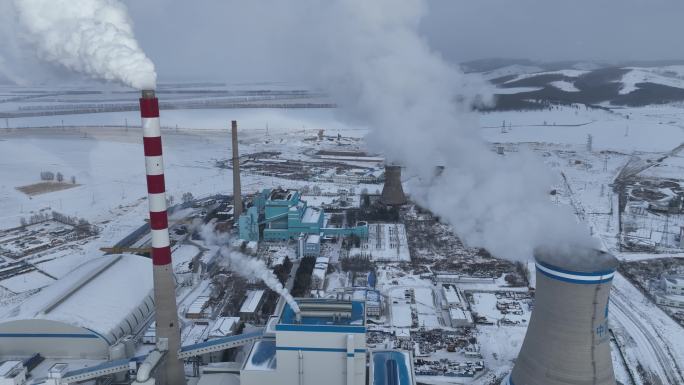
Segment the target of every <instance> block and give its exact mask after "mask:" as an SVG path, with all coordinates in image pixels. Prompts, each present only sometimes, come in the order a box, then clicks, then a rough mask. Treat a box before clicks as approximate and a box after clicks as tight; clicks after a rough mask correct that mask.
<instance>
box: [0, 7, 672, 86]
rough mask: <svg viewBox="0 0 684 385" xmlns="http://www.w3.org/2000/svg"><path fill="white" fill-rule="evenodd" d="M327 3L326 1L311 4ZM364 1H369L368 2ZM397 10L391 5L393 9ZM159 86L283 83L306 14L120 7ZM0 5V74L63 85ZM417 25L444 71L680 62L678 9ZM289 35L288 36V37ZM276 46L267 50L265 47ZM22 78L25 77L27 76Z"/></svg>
mask: <svg viewBox="0 0 684 385" xmlns="http://www.w3.org/2000/svg"><path fill="white" fill-rule="evenodd" d="M321 1H333V0H321ZM369 1H372V0H369ZM397 1H401V0H397ZM124 2H125V3H126V4H127V5H128V7H129V9H130V15H131V17H132V19H133V21H134V24H135V30H136V35H137V37H138V39H139V41H140V43H141V45H142V46H143V48H144V49H145V51H146V52H147V54H148V55H149V56H150V57H151V58H152V60H153V61H154V62H155V63H156V65H157V71H158V73H159V75H160V79H161V80H167V81H168V80H175V79H179V80H190V79H193V80H208V79H216V80H229V81H240V80H244V81H256V80H290V79H289V78H290V77H291V75H292V72H293V68H292V66H291V65H288V64H292V63H297V60H293V58H292V57H293V56H297V57H302V56H306V45H307V41H306V40H307V37H306V36H307V33H308V34H321V33H326V32H325V31H314V30H307V25H306V20H307V18H308V17H311V16H312V15H307V14H306V12H307V10H306V7H305V6H302V5H301V3H302V2H299V1H297V0H290V1H285V0H282V1H277V2H274V1H266V3H268V4H269V5H268V6H264V5H263V4H264V1H262V0H250V1H245V0H196V1H187V0H124ZM8 3H9V2H8V1H7V0H2V1H1V2H0V24H1V26H0V41H2V45H1V46H0V74H2V73H4V74H5V76H8V74H9V76H17V77H23V78H25V79H26V78H29V79H41V78H43V77H54V76H55V74H57V75H58V76H60V77H63V76H64V71H62V70H59V69H55V68H53V67H54V66H52V65H44V64H39V63H37V62H38V60H37V59H36V57H35V54H34V51H33V49H32V48H31V47H26V46H25V44H23V43H22V40H21V37H20V34H17V32H16V29H17V26H16V25H15V24H14V16H13V15H12V12H11V10H8V8H11V7H10V6H8ZM427 4H428V7H427V9H426V10H425V15H424V17H423V19H422V23H421V25H420V31H421V32H422V33H423V34H424V37H425V39H427V41H428V43H429V45H430V46H431V47H432V48H433V49H434V50H436V51H438V52H439V53H440V54H441V55H443V57H445V58H446V59H447V60H448V61H450V62H454V63H456V62H461V61H467V60H473V59H481V58H491V57H505V58H524V59H533V60H542V61H558V60H610V61H621V60H660V59H682V58H684V52H682V51H683V50H684V44H682V38H683V37H684V23H682V17H684V1H681V0H572V1H558V0H427ZM293 29H296V31H293ZM274 42H276V44H274ZM29 69H30V70H29Z"/></svg>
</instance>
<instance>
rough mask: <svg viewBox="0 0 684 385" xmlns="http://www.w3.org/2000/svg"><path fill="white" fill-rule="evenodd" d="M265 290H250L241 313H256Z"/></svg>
mask: <svg viewBox="0 0 684 385" xmlns="http://www.w3.org/2000/svg"><path fill="white" fill-rule="evenodd" d="M264 292H265V291H264V290H249V291H248V292H247V298H246V299H245V302H243V303H242V307H241V308H240V313H254V312H255V311H256V310H257V307H259V303H260V302H261V298H262V297H263V296H264Z"/></svg>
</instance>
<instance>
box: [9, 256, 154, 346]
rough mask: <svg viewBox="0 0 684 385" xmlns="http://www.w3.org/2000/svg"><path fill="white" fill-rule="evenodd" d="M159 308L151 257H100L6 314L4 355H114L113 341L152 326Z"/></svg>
mask: <svg viewBox="0 0 684 385" xmlns="http://www.w3.org/2000/svg"><path fill="white" fill-rule="evenodd" d="M153 312H154V301H153V298H152V261H151V260H150V259H148V258H145V257H141V256H137V255H108V256H103V257H99V258H94V259H92V260H90V261H88V262H87V263H85V264H83V265H81V266H79V267H78V268H77V269H75V270H74V271H73V272H71V273H70V274H68V275H67V276H66V277H64V278H62V279H60V280H58V281H56V282H55V283H53V284H52V285H50V286H48V287H46V288H44V289H42V290H41V291H40V292H39V293H37V294H35V295H34V296H32V297H31V298H29V299H28V300H27V301H25V302H23V303H20V304H18V305H17V306H16V307H14V308H12V309H11V310H10V311H9V312H8V313H6V314H4V317H3V320H2V321H1V322H0V358H4V359H9V358H25V357H30V356H32V355H34V354H35V353H40V354H41V355H42V356H43V357H47V358H86V359H108V358H109V347H110V345H113V344H114V343H115V342H117V340H119V339H120V338H121V337H124V336H126V335H130V334H135V333H138V332H139V331H140V330H141V329H143V328H145V327H147V324H148V323H149V321H150V318H151V316H152V314H153Z"/></svg>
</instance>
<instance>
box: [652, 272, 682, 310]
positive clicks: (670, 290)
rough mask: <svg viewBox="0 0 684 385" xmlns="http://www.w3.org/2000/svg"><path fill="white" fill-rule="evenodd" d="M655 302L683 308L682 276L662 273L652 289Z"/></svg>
mask: <svg viewBox="0 0 684 385" xmlns="http://www.w3.org/2000/svg"><path fill="white" fill-rule="evenodd" d="M653 296H654V297H655V299H656V303H657V304H659V305H663V306H671V307H680V308H684V276H677V275H664V276H662V277H661V278H660V281H658V283H657V285H655V288H654V290H653Z"/></svg>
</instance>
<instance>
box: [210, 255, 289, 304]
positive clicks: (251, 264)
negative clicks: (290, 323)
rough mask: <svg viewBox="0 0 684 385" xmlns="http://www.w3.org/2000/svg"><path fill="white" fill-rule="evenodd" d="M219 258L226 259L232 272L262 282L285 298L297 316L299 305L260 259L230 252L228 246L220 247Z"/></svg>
mask: <svg viewBox="0 0 684 385" xmlns="http://www.w3.org/2000/svg"><path fill="white" fill-rule="evenodd" d="M220 252H221V256H223V257H225V258H227V259H228V262H229V264H228V267H229V268H230V269H231V270H233V271H234V272H236V273H238V274H240V275H242V276H243V277H245V278H256V279H259V280H261V281H263V282H264V283H265V284H266V286H268V287H269V288H270V289H271V290H273V291H275V292H276V293H278V294H279V295H280V296H281V297H283V298H285V301H287V303H288V305H290V308H292V311H294V312H295V314H299V312H300V311H299V305H297V302H296V301H295V300H294V298H292V295H290V292H289V291H288V290H287V289H286V288H285V287H283V285H282V284H281V283H280V281H279V280H278V278H277V277H276V276H275V275H274V274H273V272H272V271H271V270H270V269H269V268H268V266H266V264H265V263H264V261H262V260H261V259H256V258H251V257H248V256H246V255H244V254H242V253H239V252H237V251H235V250H231V249H230V248H229V247H228V246H223V247H221V251H220Z"/></svg>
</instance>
